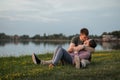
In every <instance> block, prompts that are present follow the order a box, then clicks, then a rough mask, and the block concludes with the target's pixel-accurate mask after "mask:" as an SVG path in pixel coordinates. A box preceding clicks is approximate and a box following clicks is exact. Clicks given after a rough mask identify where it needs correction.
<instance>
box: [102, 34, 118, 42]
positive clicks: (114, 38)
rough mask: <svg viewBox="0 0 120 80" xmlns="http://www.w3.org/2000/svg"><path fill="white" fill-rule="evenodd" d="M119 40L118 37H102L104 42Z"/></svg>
mask: <svg viewBox="0 0 120 80" xmlns="http://www.w3.org/2000/svg"><path fill="white" fill-rule="evenodd" d="M114 40H117V38H116V37H114V36H113V35H108V34H107V35H103V36H102V41H114Z"/></svg>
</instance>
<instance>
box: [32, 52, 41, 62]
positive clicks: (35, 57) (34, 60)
mask: <svg viewBox="0 0 120 80" xmlns="http://www.w3.org/2000/svg"><path fill="white" fill-rule="evenodd" d="M32 60H33V62H34V64H40V63H41V60H40V59H38V57H37V56H36V55H35V53H33V54H32Z"/></svg>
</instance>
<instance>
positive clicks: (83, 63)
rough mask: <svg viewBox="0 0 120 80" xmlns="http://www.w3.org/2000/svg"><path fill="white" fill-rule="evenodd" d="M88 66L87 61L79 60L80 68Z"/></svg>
mask: <svg viewBox="0 0 120 80" xmlns="http://www.w3.org/2000/svg"><path fill="white" fill-rule="evenodd" d="M88 64H90V61H89V60H85V59H82V60H81V67H82V68H85V67H86V66H87V65H88Z"/></svg>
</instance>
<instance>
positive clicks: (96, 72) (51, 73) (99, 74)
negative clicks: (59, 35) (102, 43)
mask: <svg viewBox="0 0 120 80" xmlns="http://www.w3.org/2000/svg"><path fill="white" fill-rule="evenodd" d="M39 57H40V58H41V59H45V60H48V59H51V57H52V54H44V55H39ZM119 68H120V51H109V52H107V51H106V52H95V53H94V54H93V55H92V63H91V64H90V65H89V66H88V67H87V68H85V69H75V68H74V67H73V66H70V65H65V66H61V65H60V64H59V65H58V66H57V67H55V68H54V69H53V70H49V69H48V66H47V65H46V66H45V65H44V66H43V65H35V64H33V62H32V60H31V56H21V57H4V58H2V57H1V58H0V80H6V79H7V80H119V79H120V69H119Z"/></svg>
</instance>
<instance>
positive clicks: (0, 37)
mask: <svg viewBox="0 0 120 80" xmlns="http://www.w3.org/2000/svg"><path fill="white" fill-rule="evenodd" d="M77 35H79V34H75V35H70V36H66V35H64V34H62V33H60V34H51V35H46V33H44V35H43V36H41V35H40V34H36V35H35V36H33V37H30V36H29V35H22V36H19V35H6V34H5V33H0V40H30V39H31V40H70V39H71V38H72V37H73V36H77ZM102 35H113V36H115V37H117V38H120V30H118V31H112V32H108V33H107V32H103V33H102V34H101V35H100V36H98V35H90V36H89V37H90V38H96V39H101V38H102Z"/></svg>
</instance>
